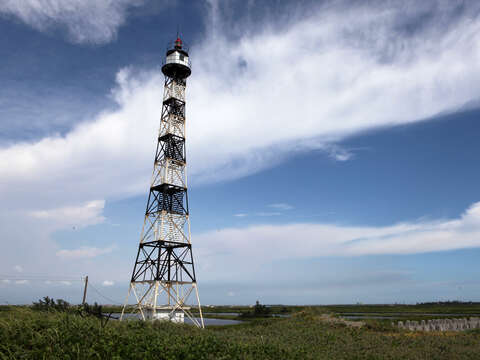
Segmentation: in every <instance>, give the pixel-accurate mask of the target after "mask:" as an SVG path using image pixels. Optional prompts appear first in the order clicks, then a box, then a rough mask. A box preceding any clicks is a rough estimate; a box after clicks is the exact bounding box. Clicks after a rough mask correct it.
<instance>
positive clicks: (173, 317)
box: [145, 309, 185, 323]
mask: <svg viewBox="0 0 480 360" xmlns="http://www.w3.org/2000/svg"><path fill="white" fill-rule="evenodd" d="M145 317H146V318H147V319H150V320H163V321H171V322H174V323H183V322H184V321H185V314H184V313H183V311H175V312H173V313H172V312H171V310H169V309H157V311H156V312H155V315H153V310H147V311H145Z"/></svg>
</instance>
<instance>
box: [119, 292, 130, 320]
mask: <svg viewBox="0 0 480 360" xmlns="http://www.w3.org/2000/svg"><path fill="white" fill-rule="evenodd" d="M130 291H132V284H130V286H129V287H128V293H127V297H126V298H125V302H124V303H123V309H122V314H121V315H120V321H122V320H123V314H125V308H126V307H127V304H128V299H129V298H130Z"/></svg>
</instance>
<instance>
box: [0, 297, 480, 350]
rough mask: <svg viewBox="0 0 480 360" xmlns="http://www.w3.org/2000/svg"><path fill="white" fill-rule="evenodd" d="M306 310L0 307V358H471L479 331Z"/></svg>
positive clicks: (479, 339)
mask: <svg viewBox="0 0 480 360" xmlns="http://www.w3.org/2000/svg"><path fill="white" fill-rule="evenodd" d="M322 312H323V309H322V308H320V307H313V308H305V309H304V310H303V311H301V312H299V313H296V314H294V315H293V316H291V317H290V318H260V319H252V320H250V321H247V322H244V323H243V324H241V325H233V326H223V327H220V326H217V327H213V326H212V327H209V328H207V329H205V330H200V329H197V328H195V327H193V326H189V325H179V324H173V323H168V322H155V323H150V322H141V321H125V322H118V321H110V322H109V323H108V325H107V326H102V324H101V321H100V320H99V319H97V318H95V317H93V316H81V315H79V314H78V312H76V311H57V310H53V309H49V310H48V311H35V310H33V307H21V306H10V307H3V308H0V359H477V358H478V357H479V356H478V354H479V353H480V332H479V331H469V332H458V333H420V332H419V333H412V332H405V331H399V330H397V329H394V328H392V327H391V326H390V325H389V322H388V321H386V322H385V321H383V322H382V321H370V320H367V321H366V325H365V326H362V327H359V326H351V325H348V323H343V322H342V321H340V320H337V319H335V318H332V317H331V316H325V315H322Z"/></svg>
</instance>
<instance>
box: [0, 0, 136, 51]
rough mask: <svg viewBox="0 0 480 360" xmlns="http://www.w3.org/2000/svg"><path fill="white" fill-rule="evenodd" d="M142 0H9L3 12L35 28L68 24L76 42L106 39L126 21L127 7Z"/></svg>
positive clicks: (0, 10)
mask: <svg viewBox="0 0 480 360" xmlns="http://www.w3.org/2000/svg"><path fill="white" fill-rule="evenodd" d="M143 3H144V1H143V0H102V1H97V0H22V1H16V0H6V1H2V2H0V14H2V13H3V14H8V15H13V16H15V17H17V18H19V19H20V20H21V21H23V22H24V23H26V24H28V25H30V26H31V27H33V28H34V29H37V30H40V31H47V30H51V29H54V28H55V27H63V28H66V30H67V33H68V36H69V38H70V39H71V40H72V41H73V42H76V43H86V42H87V43H96V44H101V43H106V42H109V41H111V40H112V39H114V38H115V36H116V34H117V30H118V28H119V27H120V26H121V25H123V24H124V23H125V20H126V17H127V13H128V9H129V8H130V7H133V6H140V5H142V4H143Z"/></svg>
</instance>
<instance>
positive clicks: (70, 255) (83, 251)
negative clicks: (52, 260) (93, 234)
mask: <svg viewBox="0 0 480 360" xmlns="http://www.w3.org/2000/svg"><path fill="white" fill-rule="evenodd" d="M115 249H116V246H110V247H107V248H103V249H102V248H96V247H81V248H79V249H73V250H67V249H63V250H59V251H57V253H56V255H57V256H58V257H60V258H62V259H82V258H94V257H97V256H100V255H104V254H109V253H111V252H112V251H113V250H115Z"/></svg>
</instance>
